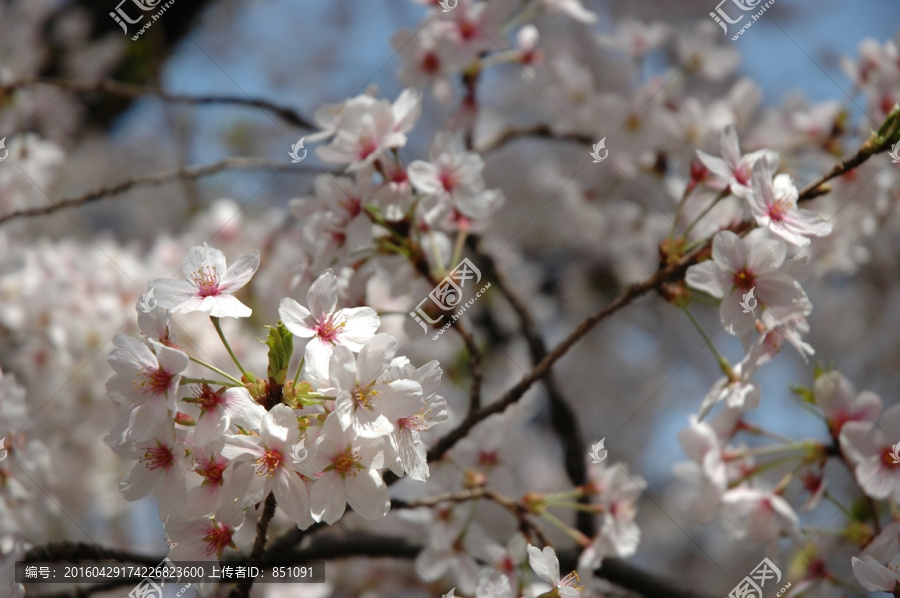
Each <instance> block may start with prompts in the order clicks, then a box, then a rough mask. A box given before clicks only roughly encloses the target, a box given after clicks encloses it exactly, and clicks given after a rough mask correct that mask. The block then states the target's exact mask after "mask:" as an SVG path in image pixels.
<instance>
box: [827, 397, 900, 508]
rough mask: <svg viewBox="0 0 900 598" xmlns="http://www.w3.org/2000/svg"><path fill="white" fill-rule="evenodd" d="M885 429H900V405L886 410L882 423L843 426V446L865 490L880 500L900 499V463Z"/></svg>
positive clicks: (864, 421) (849, 422)
mask: <svg viewBox="0 0 900 598" xmlns="http://www.w3.org/2000/svg"><path fill="white" fill-rule="evenodd" d="M885 430H890V431H891V432H896V431H897V430H900V405H895V406H893V407H891V408H890V409H888V410H887V411H885V412H884V413H883V414H882V415H881V418H880V419H879V420H878V423H877V424H876V423H875V422H873V421H871V420H863V421H848V422H845V423H844V425H843V427H842V428H841V433H840V436H839V438H840V441H841V448H842V449H843V450H844V453H845V454H846V455H847V458H848V459H850V461H852V462H853V465H854V467H855V470H856V481H857V482H859V485H860V487H861V488H862V490H863V492H865V493H866V494H867V495H868V496H871V497H872V498H877V499H886V498H891V499H892V500H895V501H900V464H898V463H894V459H893V458H892V457H891V452H892V443H891V442H889V441H888V439H887V437H886V436H885V432H884V431H885Z"/></svg>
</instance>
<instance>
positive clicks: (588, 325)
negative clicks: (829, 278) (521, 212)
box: [428, 243, 709, 462]
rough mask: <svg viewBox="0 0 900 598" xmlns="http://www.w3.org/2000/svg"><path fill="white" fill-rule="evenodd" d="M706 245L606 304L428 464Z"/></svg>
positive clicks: (676, 274)
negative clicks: (584, 338)
mask: <svg viewBox="0 0 900 598" xmlns="http://www.w3.org/2000/svg"><path fill="white" fill-rule="evenodd" d="M708 245H709V243H706V244H704V245H702V246H700V247H697V248H696V249H694V250H692V251H690V252H689V253H687V254H685V255H684V256H682V257H681V259H679V260H677V261H675V262H672V263H671V264H668V265H666V266H663V267H661V268H660V269H658V270H657V271H656V272H655V273H654V274H653V275H652V276H650V277H649V278H647V279H646V280H644V281H643V282H639V283H635V284H631V285H629V286H628V287H627V288H626V289H625V290H624V291H622V292H621V293H620V294H619V295H618V296H617V297H616V298H615V299H613V300H612V301H611V302H610V303H609V304H607V305H606V306H605V307H603V308H602V309H600V310H599V311H597V312H596V313H594V314H592V315H591V316H588V317H587V318H586V319H585V320H583V321H582V322H581V324H579V325H578V326H577V327H576V328H575V330H573V331H572V333H571V334H570V335H569V336H568V337H567V338H566V339H565V340H563V341H562V342H560V343H559V344H558V345H556V346H555V347H554V348H553V350H552V351H550V352H549V353H548V354H547V356H546V357H544V359H542V360H541V361H540V363H538V364H537V365H536V366H535V367H534V369H532V370H531V372H529V373H528V374H527V375H526V376H525V377H524V378H522V379H521V380H520V381H519V382H518V383H517V384H516V385H515V386H513V387H512V388H510V389H509V390H508V391H507V392H506V393H505V394H504V395H503V396H502V397H500V399H499V400H497V401H495V402H493V403H491V404H490V405H487V406H486V407H482V408H481V409H479V410H478V411H477V412H476V413H474V414H471V413H470V414H469V417H466V419H465V420H463V422H462V423H460V424H459V426H457V428H456V429H455V430H453V431H452V432H450V433H449V434H447V435H446V436H444V437H443V438H441V439H440V440H438V442H437V443H436V444H435V445H434V446H433V447H431V449H430V450H429V451H428V461H429V462H431V461H436V460H439V459H441V457H443V456H444V453H446V452H447V451H448V450H450V448H452V447H453V446H454V445H455V444H456V443H457V442H459V441H460V440H462V439H463V438H465V436H466V435H467V434H468V433H469V431H470V430H471V429H472V428H473V427H474V426H475V425H476V424H477V423H478V422H480V421H481V420H483V419H485V418H487V417H489V416H491V415H494V414H496V413H502V412H503V411H504V410H505V409H506V408H507V407H509V406H510V405H512V404H513V403H515V402H516V401H518V400H519V399H521V398H522V396H523V395H524V394H525V393H526V392H527V391H528V389H530V388H531V387H532V385H534V383H535V382H537V381H538V380H540V379H541V378H543V377H544V376H545V375H546V373H547V372H548V371H549V370H550V368H551V367H552V366H553V364H554V363H556V362H557V361H559V359H560V358H562V357H563V356H564V355H565V354H566V353H567V352H568V351H569V349H571V348H572V346H573V345H575V343H577V342H578V341H579V340H581V339H582V338H583V337H584V336H585V335H586V334H587V333H588V332H590V331H591V330H592V329H593V328H594V326H596V325H597V324H599V323H600V322H602V321H603V320H604V319H606V318H607V317H609V316H611V315H612V314H614V313H616V312H617V311H619V310H620V309H622V308H623V307H626V306H627V305H629V304H631V302H633V301H634V300H635V299H637V298H638V297H641V296H643V295H645V294H646V293H648V292H650V291H652V290H658V289H660V288H661V287H662V285H663V284H665V283H667V282H672V281H674V280H678V279H680V278H681V277H682V276H684V273H685V272H686V271H687V269H688V268H689V267H690V266H692V265H693V264H694V263H695V262H696V261H697V259H698V258H699V257H700V255H701V253H702V252H704V251H706V250H707V249H708Z"/></svg>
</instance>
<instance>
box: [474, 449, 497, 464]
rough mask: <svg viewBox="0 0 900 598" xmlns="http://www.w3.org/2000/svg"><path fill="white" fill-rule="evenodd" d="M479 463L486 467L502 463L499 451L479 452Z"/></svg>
mask: <svg viewBox="0 0 900 598" xmlns="http://www.w3.org/2000/svg"><path fill="white" fill-rule="evenodd" d="M478 464H479V465H482V466H484V467H494V466H495V465H499V464H500V456H499V455H498V454H497V451H481V452H480V453H478Z"/></svg>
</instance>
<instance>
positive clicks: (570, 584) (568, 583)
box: [559, 571, 584, 594]
mask: <svg viewBox="0 0 900 598" xmlns="http://www.w3.org/2000/svg"><path fill="white" fill-rule="evenodd" d="M559 587H561V588H574V589H575V590H577V591H578V593H579V594H580V593H582V592H584V586H583V585H581V578H580V577H578V573H576V572H575V571H572V572H571V573H569V574H568V575H566V576H565V577H563V578H562V579H560V580H559Z"/></svg>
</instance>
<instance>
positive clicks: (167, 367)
mask: <svg viewBox="0 0 900 598" xmlns="http://www.w3.org/2000/svg"><path fill="white" fill-rule="evenodd" d="M149 342H150V345H151V346H152V347H153V350H154V351H155V352H156V359H157V360H158V361H159V367H160V369H161V370H162V371H164V372H166V373H167V374H177V373H179V372H183V371H184V369H185V368H186V367H187V366H188V362H189V359H188V356H187V354H186V353H185V352H184V351H181V350H179V349H173V348H172V347H169V346H167V345H163V344H162V343H159V342H156V341H155V340H150V341H149Z"/></svg>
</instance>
